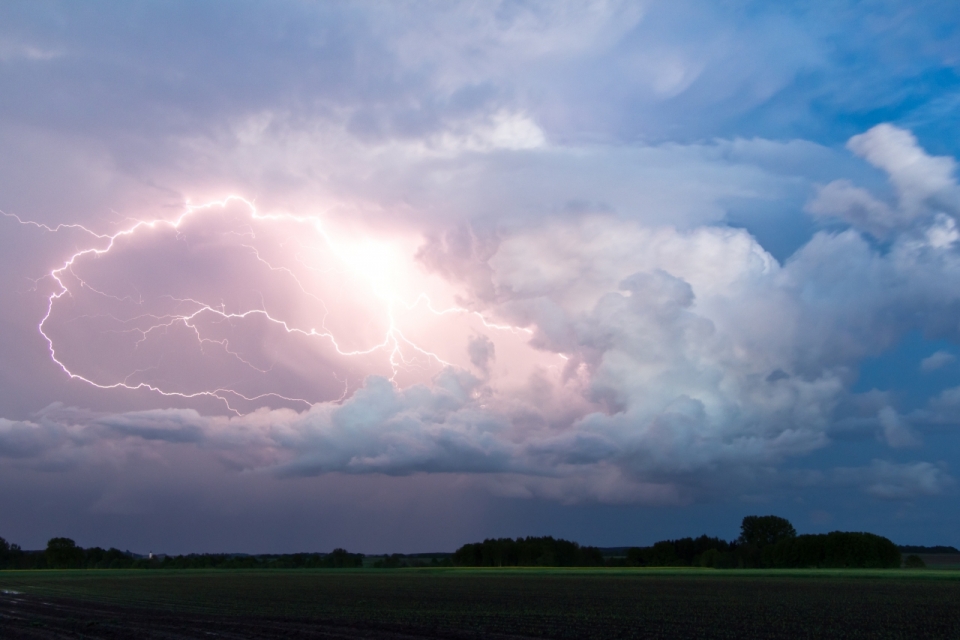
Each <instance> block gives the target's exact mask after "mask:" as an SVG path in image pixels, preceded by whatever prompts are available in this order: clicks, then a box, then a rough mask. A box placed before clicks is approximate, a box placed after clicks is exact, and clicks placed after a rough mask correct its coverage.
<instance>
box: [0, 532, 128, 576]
mask: <svg viewBox="0 0 960 640" xmlns="http://www.w3.org/2000/svg"><path fill="white" fill-rule="evenodd" d="M137 566H146V563H145V561H144V560H142V559H138V558H137V557H135V556H134V555H133V554H131V553H128V552H126V551H120V550H119V549H106V550H105V549H101V548H100V547H91V548H89V549H84V548H82V547H78V546H77V545H76V543H75V542H74V541H73V540H71V539H70V538H51V539H50V541H49V542H48V543H47V548H46V550H45V551H24V550H23V549H21V548H20V546H19V545H16V544H9V543H8V542H7V541H6V540H4V539H3V538H0V569H130V568H134V567H137Z"/></svg>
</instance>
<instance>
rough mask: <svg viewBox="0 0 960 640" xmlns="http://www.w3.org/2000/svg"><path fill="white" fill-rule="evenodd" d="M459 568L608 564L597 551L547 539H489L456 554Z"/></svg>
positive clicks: (550, 538) (465, 546)
mask: <svg viewBox="0 0 960 640" xmlns="http://www.w3.org/2000/svg"><path fill="white" fill-rule="evenodd" d="M453 564H454V565H456V566H458V567H599V566H603V564H604V560H603V555H602V554H601V553H600V550H599V549H598V548H596V547H581V546H580V545H579V544H577V543H576V542H569V541H567V540H557V539H554V538H553V537H551V536H546V537H543V538H534V537H528V538H517V539H516V540H513V539H511V538H497V539H495V540H494V539H492V538H488V539H487V540H484V541H483V542H475V543H473V544H465V545H463V546H462V547H460V548H459V549H457V550H456V551H455V552H454V554H453Z"/></svg>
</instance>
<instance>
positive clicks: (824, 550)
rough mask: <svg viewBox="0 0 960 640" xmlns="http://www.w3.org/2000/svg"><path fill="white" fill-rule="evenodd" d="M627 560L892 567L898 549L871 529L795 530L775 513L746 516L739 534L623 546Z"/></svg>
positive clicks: (756, 565)
mask: <svg viewBox="0 0 960 640" xmlns="http://www.w3.org/2000/svg"><path fill="white" fill-rule="evenodd" d="M622 563H623V564H625V565H627V566H648V567H674V566H676V567H690V566H701V567H716V568H718V569H729V568H858V569H860V568H862V569H867V568H871V569H872V568H876V569H880V568H893V567H899V566H900V550H899V549H898V548H897V546H896V545H895V544H893V542H891V541H890V540H888V539H887V538H884V537H882V536H878V535H874V534H872V533H849V532H843V531H834V532H832V533H824V534H815V535H800V536H798V535H797V531H796V529H794V528H793V525H791V524H790V522H789V521H787V520H786V519H784V518H780V517H777V516H747V517H746V518H744V519H743V523H742V524H741V526H740V537H739V538H737V539H736V540H734V541H732V542H725V541H723V540H720V539H719V538H708V537H707V536H700V537H699V538H680V539H679V540H663V541H661V542H657V543H656V544H654V545H653V546H651V547H632V548H630V549H628V550H627V554H626V558H625V560H622Z"/></svg>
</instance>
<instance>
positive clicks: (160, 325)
mask: <svg viewBox="0 0 960 640" xmlns="http://www.w3.org/2000/svg"><path fill="white" fill-rule="evenodd" d="M231 203H235V204H236V203H239V204H242V205H244V206H245V207H247V208H248V209H249V213H250V216H251V218H252V220H254V221H257V222H259V223H262V224H271V223H274V222H276V223H279V222H293V223H299V224H305V225H310V227H311V228H312V229H313V230H314V231H315V232H316V233H317V234H318V235H319V236H320V237H321V238H322V239H323V242H324V243H325V244H326V249H327V250H328V251H330V252H331V253H332V255H333V256H334V257H335V258H336V259H337V260H338V262H339V263H340V264H342V265H344V266H345V270H348V271H349V270H350V268H351V267H356V257H355V256H351V255H349V251H348V249H347V248H345V247H344V246H341V243H340V242H338V241H337V239H336V238H334V237H333V236H332V235H331V234H330V233H328V232H327V230H326V229H325V228H324V226H323V221H322V220H321V219H320V218H318V217H314V216H297V215H292V214H286V213H279V214H262V213H260V212H258V211H257V209H256V206H255V205H254V203H252V202H250V201H248V200H246V199H244V198H242V197H240V196H229V197H227V198H224V199H222V200H215V201H211V202H207V203H204V204H201V205H187V206H186V207H185V209H184V211H183V212H182V213H181V214H180V215H179V217H177V218H176V219H173V220H165V219H159V218H158V219H151V220H131V223H130V224H129V226H127V227H126V228H124V229H122V230H120V231H118V232H116V233H113V234H105V233H97V232H95V231H93V230H91V229H89V228H87V227H85V226H83V225H80V224H60V225H57V226H55V227H53V226H50V225H46V224H42V223H38V222H33V221H30V220H24V219H22V218H20V217H19V216H16V215H13V214H9V213H5V212H0V213H3V215H4V216H6V217H8V218H11V219H13V220H15V221H16V222H18V223H19V224H21V225H26V226H32V227H36V228H38V229H40V230H42V231H45V232H48V233H58V232H61V231H65V230H75V231H80V232H82V233H83V234H85V235H88V236H89V237H90V238H91V242H92V246H88V247H85V248H81V249H79V250H77V251H75V252H74V253H73V254H71V255H69V256H68V257H67V258H66V259H65V260H64V261H63V262H62V263H61V264H60V265H59V266H57V267H56V268H53V269H52V270H51V271H50V272H49V273H48V274H47V275H46V276H44V277H46V278H49V279H51V280H52V282H53V283H54V290H53V291H52V292H51V293H50V294H49V296H48V299H47V304H46V311H45V313H44V314H43V317H42V318H41V319H40V321H39V323H38V325H37V329H38V331H39V332H40V335H42V336H43V339H44V340H45V341H46V345H47V349H48V352H49V356H50V358H51V360H52V361H53V362H54V363H55V364H56V365H57V366H58V367H59V368H60V369H61V370H62V371H63V373H64V374H66V375H67V376H69V378H70V379H72V380H77V381H80V382H83V383H85V384H88V385H90V386H93V387H96V388H98V389H126V390H130V391H135V390H148V391H151V392H153V393H156V394H159V395H161V396H167V397H177V398H182V399H195V398H212V399H215V400H217V401H218V402H221V403H222V404H223V405H224V406H225V407H226V408H227V409H228V410H229V411H231V412H233V413H236V414H238V415H240V414H241V412H240V409H239V408H238V407H237V406H236V403H237V402H238V401H243V402H247V403H250V402H258V401H262V400H266V399H268V398H274V399H277V400H282V401H285V402H289V403H293V404H297V405H301V406H303V405H305V406H307V407H309V406H311V405H312V404H314V403H315V402H317V401H318V400H311V399H309V398H303V397H290V396H286V395H282V394H280V393H276V392H273V391H269V392H265V393H261V394H258V395H249V394H244V393H241V392H240V391H238V390H236V389H233V388H230V387H217V388H209V389H199V390H196V391H177V390H173V389H170V388H168V387H167V386H166V385H164V384H162V383H156V382H144V381H140V382H138V381H136V380H135V378H136V377H137V376H138V375H142V374H144V373H146V372H148V371H149V368H145V369H137V370H135V371H133V372H132V373H130V374H128V375H126V376H125V377H123V378H122V379H120V380H113V381H111V380H106V381H104V380H96V379H94V378H95V376H93V375H91V374H85V373H81V372H78V371H76V370H74V368H72V367H71V366H68V364H66V362H65V361H64V359H63V358H62V356H61V355H60V354H59V353H58V347H57V345H56V344H55V341H54V338H53V337H52V336H51V333H50V331H49V323H50V322H51V316H52V315H53V313H54V310H55V308H56V307H57V305H58V303H60V302H61V301H62V300H63V299H65V298H66V297H71V296H73V295H74V293H73V291H71V287H73V286H79V287H80V288H82V289H85V290H87V291H90V292H91V293H93V294H95V295H97V296H101V297H103V298H106V299H111V300H114V301H117V302H121V303H125V304H133V305H143V304H144V302H145V301H144V298H143V296H142V295H141V294H140V293H139V292H138V293H137V296H136V297H134V296H118V295H114V294H112V293H109V292H108V291H105V290H102V289H100V288H97V287H95V286H94V285H93V284H91V283H90V282H88V281H86V280H85V279H84V278H83V277H81V275H79V273H78V270H77V269H78V266H79V264H80V263H81V262H82V261H84V260H87V259H92V258H99V257H103V256H106V255H108V254H110V253H111V252H112V251H114V250H115V248H116V247H117V245H118V241H119V240H121V239H123V238H128V237H131V236H133V235H134V234H137V233H141V232H145V231H148V230H153V229H158V228H161V227H168V228H170V229H172V230H174V231H175V232H176V233H177V236H178V237H179V235H180V231H181V227H182V225H183V224H184V223H185V222H186V221H187V220H189V219H193V218H196V217H198V216H203V215H204V214H205V213H206V212H209V211H212V210H215V209H219V210H221V211H222V210H223V209H224V208H225V207H227V206H228V205H230V204H231ZM228 233H232V234H235V235H238V236H240V237H242V238H245V239H247V238H248V239H250V240H251V242H250V243H245V244H242V245H240V246H242V247H244V248H245V249H247V250H249V251H250V252H251V254H252V255H253V257H254V258H255V259H256V260H257V261H259V262H260V263H262V264H263V265H264V266H265V267H266V269H268V270H270V271H271V272H273V273H277V274H282V276H283V277H285V278H288V279H290V281H291V282H293V283H294V284H295V286H296V287H297V289H298V290H299V291H300V292H301V293H302V294H303V295H305V296H308V297H310V298H311V299H313V300H314V301H315V302H317V303H318V304H319V305H320V306H321V307H322V308H323V316H322V317H321V318H319V319H318V320H319V321H318V322H317V324H316V326H310V327H306V326H299V325H298V324H297V323H296V322H294V321H292V320H290V319H288V318H284V317H282V315H280V314H278V313H276V312H271V311H270V310H269V309H268V308H267V305H266V304H265V303H263V300H262V296H261V306H260V307H259V308H246V309H240V310H229V311H228V310H227V308H226V306H225V305H224V303H223V302H222V301H221V302H220V303H219V304H215V303H213V302H211V301H204V300H197V299H194V298H191V297H184V298H177V297H174V296H169V295H167V296H163V297H165V298H169V300H170V301H171V302H172V303H174V304H173V310H172V311H171V312H169V313H164V314H153V313H143V314H139V315H136V316H133V317H131V318H127V319H119V318H115V317H113V316H110V317H111V318H112V319H113V320H114V321H115V322H117V323H118V324H119V327H120V328H119V329H115V330H114V331H115V332H117V333H130V334H134V335H137V336H138V338H137V340H136V341H135V343H134V348H135V349H136V348H139V347H140V345H141V344H143V343H144V342H146V341H147V340H148V338H149V337H150V336H151V334H153V333H154V332H162V331H166V330H169V329H171V328H173V327H176V326H180V327H184V328H186V329H188V330H189V331H190V332H192V334H193V335H194V336H195V338H196V341H197V344H198V346H199V349H200V351H201V353H203V350H204V348H205V347H211V346H215V347H217V348H219V349H221V350H222V351H223V352H224V353H226V354H228V355H230V356H232V357H233V358H235V361H236V362H238V363H239V364H241V365H243V366H245V367H249V368H250V369H251V370H254V371H257V372H260V373H267V372H269V371H270V369H269V368H263V367H258V366H257V365H256V364H255V363H254V362H252V361H250V360H249V359H246V358H244V357H243V355H242V354H241V352H240V350H238V349H234V348H233V347H232V346H231V344H230V341H229V339H228V338H213V337H210V336H209V335H204V331H203V328H202V326H201V321H210V320H214V321H217V322H226V323H230V326H233V325H232V323H238V322H243V321H245V320H249V319H253V318H259V319H260V320H261V321H265V322H266V323H268V324H269V325H270V326H273V327H275V328H278V329H282V330H283V331H284V332H286V333H287V334H290V335H296V336H302V337H304V338H307V339H310V340H318V341H324V342H325V343H326V344H327V345H329V347H331V348H332V349H333V350H334V351H335V352H336V353H337V354H339V355H340V356H343V357H346V358H354V357H361V356H368V355H371V354H375V353H383V354H384V355H385V356H386V359H387V361H388V362H389V366H390V368H391V370H392V372H393V375H392V376H391V380H393V381H396V377H397V375H398V373H399V372H400V371H402V370H408V369H410V368H415V367H418V366H423V365H422V364H418V363H421V362H423V361H424V360H426V361H429V362H434V363H436V365H439V366H443V367H445V366H450V365H451V363H450V362H447V361H446V360H444V359H443V358H442V357H441V356H440V355H439V354H437V353H435V352H434V351H432V350H430V349H428V348H426V347H425V346H422V345H420V344H417V342H415V341H414V340H412V339H410V338H408V337H407V336H406V335H405V334H404V332H403V331H402V330H401V328H400V326H399V324H398V322H397V321H396V318H395V311H397V310H399V309H406V310H407V311H412V310H414V309H417V308H422V309H424V310H426V311H427V312H429V313H431V314H434V315H436V316H444V315H449V314H458V315H469V316H474V317H476V318H478V319H479V321H480V322H481V323H482V324H483V326H484V327H486V328H488V329H492V330H496V331H510V332H514V333H531V332H530V330H529V329H526V328H521V327H514V326H510V325H504V324H497V323H494V322H491V321H489V320H488V319H487V318H485V317H484V316H483V315H482V314H481V313H479V312H477V311H473V310H469V309H465V308H462V307H458V306H452V307H449V308H441V309H438V308H436V307H435V306H434V304H433V302H432V300H431V299H430V297H429V296H428V295H427V294H426V293H421V294H419V295H418V296H417V297H416V298H415V299H414V300H413V301H412V302H407V301H404V300H402V299H400V298H399V297H398V295H397V293H396V292H395V291H391V290H385V287H384V286H383V284H382V282H377V281H374V280H373V279H371V285H372V291H373V292H374V295H375V296H376V297H377V298H378V299H379V304H380V305H381V307H382V309H383V314H384V317H385V318H386V321H387V327H386V330H385V332H384V333H383V335H382V338H381V339H379V340H378V341H376V342H375V343H374V344H370V345H367V346H365V347H362V348H347V347H346V346H345V343H344V341H343V340H342V339H341V338H340V337H338V336H337V335H335V333H334V331H332V330H330V329H328V328H327V316H328V313H329V309H328V306H327V304H326V303H325V302H324V300H323V299H322V298H321V297H320V296H318V295H317V294H316V293H314V292H312V291H310V290H309V287H308V286H306V285H305V284H304V282H303V281H302V280H301V279H300V277H298V275H297V273H295V272H294V271H293V270H291V269H290V268H288V267H285V266H278V265H275V264H272V263H271V262H270V261H269V260H268V259H266V258H264V257H263V256H262V255H261V253H260V251H259V250H258V249H257V247H256V246H254V245H253V244H252V241H254V240H256V232H255V230H254V229H253V227H251V226H249V225H248V226H247V229H246V230H245V231H244V232H243V233H239V232H236V231H231V232H228ZM301 246H302V245H301ZM295 259H296V260H297V262H298V263H299V264H301V265H303V266H304V267H306V268H308V269H312V267H309V266H308V265H306V263H304V262H303V260H301V258H300V256H299V255H297V256H295ZM271 368H272V367H271ZM333 376H334V377H335V378H336V379H337V380H340V381H341V382H342V383H343V385H344V389H343V393H342V394H341V395H340V397H339V399H338V401H342V400H344V399H345V398H346V397H347V396H348V395H349V390H350V384H349V380H348V379H344V380H341V379H340V377H339V376H337V374H336V373H335V372H333Z"/></svg>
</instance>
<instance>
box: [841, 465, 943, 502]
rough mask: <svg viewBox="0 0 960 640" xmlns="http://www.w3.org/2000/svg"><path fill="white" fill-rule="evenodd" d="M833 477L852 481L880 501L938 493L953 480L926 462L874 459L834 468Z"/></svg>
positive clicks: (941, 470)
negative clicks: (852, 465)
mask: <svg viewBox="0 0 960 640" xmlns="http://www.w3.org/2000/svg"><path fill="white" fill-rule="evenodd" d="M835 479H836V480H837V481H838V482H841V483H856V484H859V485H860V486H862V487H863V488H864V489H865V491H866V492H867V493H869V494H870V495H872V496H874V497H877V498H881V499H884V500H908V499H914V498H920V497H923V496H934V495H939V494H941V493H943V492H944V491H946V490H947V489H949V488H951V487H952V486H953V485H954V484H955V482H954V480H953V479H952V478H951V477H950V476H949V475H948V474H947V473H946V471H945V470H944V469H943V468H942V467H941V466H939V465H936V464H932V463H929V462H912V463H902V464H896V463H892V462H886V461H883V460H874V461H873V463H872V464H871V465H870V466H869V467H860V468H847V469H838V470H836V472H835Z"/></svg>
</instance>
